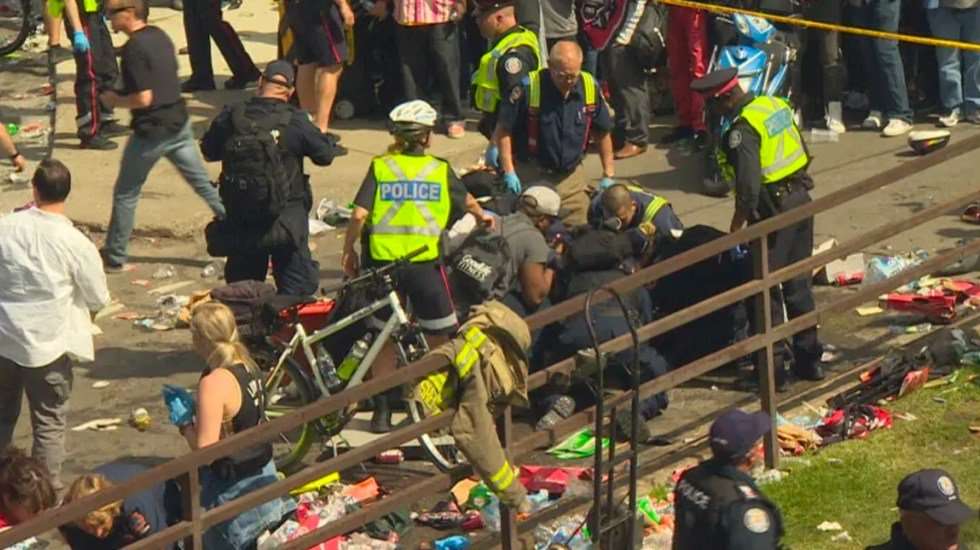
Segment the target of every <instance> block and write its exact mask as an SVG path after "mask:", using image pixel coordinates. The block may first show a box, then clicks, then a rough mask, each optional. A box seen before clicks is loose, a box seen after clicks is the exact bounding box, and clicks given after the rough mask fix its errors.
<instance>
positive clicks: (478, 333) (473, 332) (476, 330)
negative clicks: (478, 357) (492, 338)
mask: <svg viewBox="0 0 980 550" xmlns="http://www.w3.org/2000/svg"><path fill="white" fill-rule="evenodd" d="M466 341H467V342H469V343H470V344H472V345H473V347H475V348H479V347H480V346H482V345H483V343H484V342H486V341H487V335H486V334H484V333H483V331H482V330H480V327H470V328H469V329H468V330H467V331H466Z"/></svg>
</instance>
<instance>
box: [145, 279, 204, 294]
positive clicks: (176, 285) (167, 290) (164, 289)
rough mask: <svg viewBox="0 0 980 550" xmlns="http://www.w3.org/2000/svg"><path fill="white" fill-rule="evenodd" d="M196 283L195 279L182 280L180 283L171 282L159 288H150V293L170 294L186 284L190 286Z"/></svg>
mask: <svg viewBox="0 0 980 550" xmlns="http://www.w3.org/2000/svg"><path fill="white" fill-rule="evenodd" d="M192 284H194V281H180V282H178V283H171V284H169V285H163V286H160V287H157V288H153V289H150V290H149V293H150V294H169V293H171V292H173V291H175V290H179V289H181V288H184V287H185V286H190V285H192Z"/></svg>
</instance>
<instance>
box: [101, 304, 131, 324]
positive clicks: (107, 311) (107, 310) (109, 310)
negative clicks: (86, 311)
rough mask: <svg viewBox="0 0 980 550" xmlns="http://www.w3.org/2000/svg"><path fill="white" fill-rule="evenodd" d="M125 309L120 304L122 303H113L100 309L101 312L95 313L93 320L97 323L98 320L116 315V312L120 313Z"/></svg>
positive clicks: (123, 305)
mask: <svg viewBox="0 0 980 550" xmlns="http://www.w3.org/2000/svg"><path fill="white" fill-rule="evenodd" d="M125 308H126V306H125V304H122V303H119V302H113V303H111V304H109V305H107V306H106V307H104V308H102V310H101V311H99V312H98V313H96V314H95V320H96V321H98V320H99V319H102V318H105V317H108V316H110V315H112V314H113V313H116V312H118V311H122V310H123V309H125Z"/></svg>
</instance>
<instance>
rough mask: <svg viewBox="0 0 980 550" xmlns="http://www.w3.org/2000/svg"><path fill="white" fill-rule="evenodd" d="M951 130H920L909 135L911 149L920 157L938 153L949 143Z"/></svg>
mask: <svg viewBox="0 0 980 550" xmlns="http://www.w3.org/2000/svg"><path fill="white" fill-rule="evenodd" d="M949 136H950V133H949V130H920V131H918V132H912V133H910V134H909V147H911V148H912V150H913V151H915V152H916V153H918V154H920V155H926V154H929V153H931V152H933V151H938V150H939V149H942V148H943V147H945V146H946V144H947V143H949Z"/></svg>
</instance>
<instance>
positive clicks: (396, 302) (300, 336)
mask: <svg viewBox="0 0 980 550" xmlns="http://www.w3.org/2000/svg"><path fill="white" fill-rule="evenodd" d="M386 307H390V308H391V310H392V314H391V317H389V318H388V321H387V322H385V324H384V327H383V328H382V329H381V333H380V334H378V337H377V338H375V339H374V342H373V343H372V344H371V347H370V348H368V351H367V353H366V354H365V355H364V359H362V360H361V364H360V365H358V366H357V370H355V371H354V374H353V375H352V376H351V378H350V380H348V381H347V385H346V386H345V387H351V386H356V385H358V384H360V383H361V381H362V380H363V379H364V376H365V375H366V374H367V371H368V370H369V369H370V368H371V366H372V365H373V364H374V360H375V359H377V357H378V354H379V353H381V348H382V347H383V346H384V345H385V343H386V342H387V341H388V339H389V338H391V336H392V334H394V332H395V329H397V328H398V327H400V326H405V325H408V324H409V320H408V315H407V314H406V313H405V309H404V308H402V305H401V300H400V299H399V298H398V294H397V293H396V292H395V291H394V290H392V291H389V292H388V295H387V296H386V297H385V298H382V299H379V300H377V301H375V302H374V303H372V304H370V305H368V306H365V307H363V308H361V309H359V310H357V311H355V312H353V313H351V314H350V315H348V316H346V317H344V318H343V319H340V320H339V321H337V322H336V323H332V324H331V325H330V326H327V327H324V328H322V329H320V330H318V331H316V332H313V333H311V334H307V333H306V330H305V329H304V328H303V325H302V323H296V324H295V325H294V329H295V333H294V334H293V337H292V338H291V339H290V340H289V343H288V344H287V345H286V348H285V349H284V350H283V351H282V353H281V354H280V355H279V359H278V360H277V361H276V366H275V367H274V368H273V369H272V371H271V372H270V373H269V378H268V379H269V380H274V379H275V377H276V376H278V375H280V374H281V373H282V371H283V365H284V364H285V363H286V359H287V358H289V357H290V356H292V355H293V354H294V353H296V351H297V350H298V349H300V348H302V350H303V355H304V356H306V361H307V364H309V365H310V370H311V371H313V379H314V381H315V382H316V385H317V388H318V389H319V390H320V392H321V394H322V395H324V396H326V395H330V391H329V390H328V389H327V385H326V383H325V382H324V381H323V375H322V374H321V373H320V369H319V363H318V361H317V360H316V354H315V353H313V345H314V344H316V343H317V342H320V341H321V340H324V339H325V338H327V337H329V336H331V335H333V334H336V333H338V332H340V331H342V330H344V329H345V328H347V327H349V326H351V325H353V324H354V323H357V322H359V321H361V320H363V319H366V318H368V317H370V316H372V315H374V314H375V313H376V312H378V311H381V310H382V309H384V308H386ZM398 352H399V354H400V355H401V356H402V357H401V359H402V361H406V362H407V358H406V357H405V351H404V350H403V349H402V346H401V345H399V346H398Z"/></svg>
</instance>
